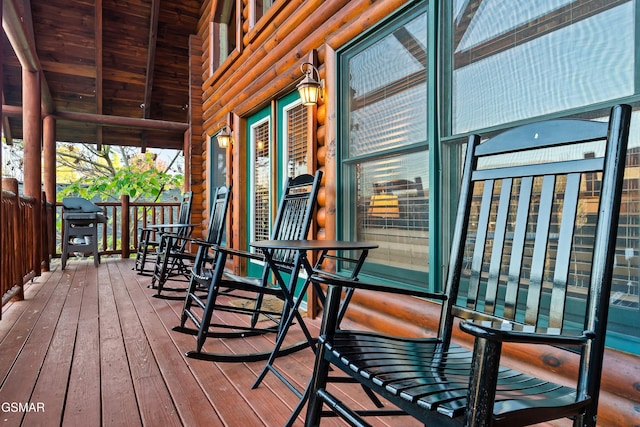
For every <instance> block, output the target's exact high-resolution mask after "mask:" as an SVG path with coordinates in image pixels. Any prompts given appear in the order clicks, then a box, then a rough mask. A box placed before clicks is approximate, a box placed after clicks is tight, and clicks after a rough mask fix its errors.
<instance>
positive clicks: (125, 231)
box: [120, 194, 131, 259]
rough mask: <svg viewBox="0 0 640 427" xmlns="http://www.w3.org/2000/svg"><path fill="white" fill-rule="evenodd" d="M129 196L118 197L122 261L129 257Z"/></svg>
mask: <svg viewBox="0 0 640 427" xmlns="http://www.w3.org/2000/svg"><path fill="white" fill-rule="evenodd" d="M129 218H130V217H129V195H128V194H124V195H122V196H121V197H120V235H121V236H122V239H121V242H122V255H121V257H122V258H123V259H127V258H129V255H131V248H130V241H131V235H130V232H131V224H129V222H130V221H129Z"/></svg>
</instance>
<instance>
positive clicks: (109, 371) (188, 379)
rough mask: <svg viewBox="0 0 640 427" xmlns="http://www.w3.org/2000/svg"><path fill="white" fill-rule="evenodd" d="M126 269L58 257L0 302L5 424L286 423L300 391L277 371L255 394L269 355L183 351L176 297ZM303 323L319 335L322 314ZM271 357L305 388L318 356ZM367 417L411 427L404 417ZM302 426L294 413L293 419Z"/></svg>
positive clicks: (244, 342)
mask: <svg viewBox="0 0 640 427" xmlns="http://www.w3.org/2000/svg"><path fill="white" fill-rule="evenodd" d="M132 267H133V260H119V259H103V262H102V264H101V265H100V266H99V267H98V268H97V269H96V268H94V266H93V262H92V261H83V260H77V259H72V260H70V262H69V263H68V265H67V268H66V269H65V270H64V271H62V270H61V268H60V264H59V262H55V263H54V264H53V266H52V271H51V272H48V273H44V274H43V276H41V277H39V278H37V279H36V280H35V282H34V283H32V284H29V285H27V286H26V289H25V300H24V301H20V302H14V303H10V304H8V305H6V306H5V307H4V308H3V312H2V320H0V378H1V380H0V381H1V383H0V384H1V387H0V405H1V407H0V421H1V422H0V425H2V426H19V425H23V426H29V427H31V426H38V425H42V426H54V425H64V426H89V427H91V426H101V425H103V426H127V427H129V426H136V425H144V426H153V427H155V426H162V427H164V426H173V425H175V426H180V425H182V426H190V427H191V426H232V427H233V426H242V427H249V426H280V425H283V424H284V423H285V421H286V420H287V419H288V417H289V415H290V413H291V411H292V410H293V408H294V407H295V405H296V403H297V398H296V397H295V395H294V394H293V393H292V392H291V391H290V390H289V389H288V388H286V386H285V385H284V384H283V383H281V382H280V381H279V380H278V379H277V378H276V377H275V376H274V375H273V374H268V375H267V377H266V379H265V380H264V381H263V383H262V384H261V385H260V387H258V388H257V389H255V390H252V389H251V384H252V383H253V381H254V380H255V378H256V377H257V375H258V374H259V372H260V370H261V368H262V367H263V363H264V362H253V363H213V362H207V361H202V360H194V359H189V358H186V357H184V353H185V352H187V351H189V350H193V349H194V347H195V341H194V337H193V336H190V335H186V334H181V333H178V332H174V331H172V330H171V328H172V327H173V326H175V325H177V324H178V315H179V312H180V310H181V307H182V302H181V301H177V300H176V301H172V300H165V299H157V298H153V297H152V295H153V291H152V290H151V289H148V287H147V286H148V284H149V283H150V278H149V277H145V276H140V275H137V274H135V272H134V271H132ZM219 320H221V321H224V318H222V319H219ZM307 324H308V326H310V329H311V330H312V333H315V334H317V332H318V327H319V320H310V321H309V322H307ZM290 336H291V337H290V339H291V340H299V339H301V338H302V333H301V331H300V330H299V328H298V327H293V328H292V329H291V332H290ZM288 338H289V337H288ZM272 339H273V337H253V338H248V339H233V340H225V341H223V340H213V339H210V340H208V341H207V343H206V346H205V347H206V348H205V350H206V349H209V351H214V350H213V349H214V348H216V349H219V348H221V347H222V346H225V347H226V348H228V351H231V352H247V351H250V349H252V348H257V349H260V350H266V349H269V348H270V347H271V345H272V341H271V340H272ZM216 351H219V350H216ZM277 364H278V366H279V367H280V368H281V370H282V371H283V372H284V373H285V374H286V375H287V376H289V377H290V379H291V380H292V381H294V382H295V383H296V384H298V385H299V388H300V389H301V388H303V387H304V385H306V383H307V381H308V379H309V377H310V375H311V369H312V365H313V354H312V351H311V350H309V349H305V350H303V351H300V352H298V353H296V354H293V355H290V356H287V357H282V358H280V359H279V360H278V362H277ZM345 387H350V388H348V389H345V390H344V393H345V394H344V396H345V397H346V398H352V399H355V400H357V401H362V402H366V398H365V397H364V395H363V394H361V393H360V391H359V390H358V389H357V388H355V386H345ZM19 405H23V407H19ZM24 405H26V407H24ZM25 409H26V411H25ZM303 414H304V411H303ZM372 421H373V422H374V424H376V425H388V426H393V425H396V426H397V425H402V426H409V425H417V424H415V423H414V422H412V421H411V420H410V419H407V418H406V417H403V418H401V419H395V420H393V419H391V420H388V419H387V420H385V421H382V420H372ZM302 424H303V420H302V417H299V418H298V420H297V423H296V425H302ZM323 425H329V426H331V425H343V424H342V423H341V422H340V421H339V420H337V419H330V420H328V422H326V423H323Z"/></svg>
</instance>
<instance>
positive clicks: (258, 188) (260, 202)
mask: <svg viewBox="0 0 640 427" xmlns="http://www.w3.org/2000/svg"><path fill="white" fill-rule="evenodd" d="M269 129H270V128H269V121H268V120H267V121H264V122H262V123H260V124H257V125H256V126H254V127H253V128H252V129H251V133H252V135H251V136H252V140H251V143H252V151H253V158H252V166H253V167H252V170H253V171H254V173H253V191H252V193H253V204H252V207H253V227H252V228H253V229H252V232H253V233H252V236H251V240H252V241H255V240H266V239H268V238H269V234H270V224H271V220H270V208H269V207H270V204H269V193H270V191H269V190H270V188H271V160H270V141H271V138H270V132H269Z"/></svg>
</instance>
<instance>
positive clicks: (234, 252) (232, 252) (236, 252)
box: [217, 247, 264, 261]
mask: <svg viewBox="0 0 640 427" xmlns="http://www.w3.org/2000/svg"><path fill="white" fill-rule="evenodd" d="M217 250H218V252H223V253H225V254H226V255H227V256H237V257H241V258H250V259H255V260H258V261H264V256H262V255H261V254H256V253H253V252H249V251H245V250H242V249H235V248H228V247H219V248H217Z"/></svg>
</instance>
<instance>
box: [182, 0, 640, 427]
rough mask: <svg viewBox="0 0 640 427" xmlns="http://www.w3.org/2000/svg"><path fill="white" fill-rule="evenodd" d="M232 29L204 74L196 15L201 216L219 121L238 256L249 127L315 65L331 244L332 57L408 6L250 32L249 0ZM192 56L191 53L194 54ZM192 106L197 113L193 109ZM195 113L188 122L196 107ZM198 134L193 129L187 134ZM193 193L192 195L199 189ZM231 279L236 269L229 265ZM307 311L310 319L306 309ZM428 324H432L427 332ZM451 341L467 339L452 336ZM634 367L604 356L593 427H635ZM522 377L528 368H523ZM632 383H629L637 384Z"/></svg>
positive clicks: (397, 325)
mask: <svg viewBox="0 0 640 427" xmlns="http://www.w3.org/2000/svg"><path fill="white" fill-rule="evenodd" d="M235 1H236V3H235V4H236V10H238V11H240V13H238V14H237V16H238V18H237V19H238V20H237V22H236V25H237V28H239V30H238V34H237V47H236V49H235V50H234V51H233V52H231V54H230V55H229V57H228V58H227V59H226V60H225V61H224V62H223V63H222V64H221V66H220V67H218V68H217V69H216V70H215V71H211V67H210V64H211V57H210V52H211V46H210V43H211V34H210V31H211V28H212V25H211V22H212V20H213V17H214V16H215V14H216V10H217V8H219V7H221V5H222V4H223V1H218V0H207V1H205V2H204V4H203V6H202V16H201V19H200V22H199V25H198V36H199V37H200V41H201V43H202V45H201V52H202V55H201V58H200V60H201V62H200V63H201V70H200V71H201V81H202V82H203V83H202V128H201V130H202V134H201V135H199V136H196V135H194V136H193V137H192V142H193V143H194V144H195V142H196V141H197V140H198V137H199V138H200V139H199V141H200V146H199V147H198V149H200V150H201V157H197V154H196V153H197V150H196V149H195V145H194V147H192V150H193V153H192V155H193V157H192V160H193V170H192V174H193V175H192V185H193V189H194V191H200V192H201V194H200V200H201V201H202V203H204V205H203V206H202V207H203V210H206V206H207V204H206V200H207V197H208V194H207V189H206V186H205V185H203V184H204V183H205V182H207V176H208V172H207V156H208V155H210V153H209V151H208V150H209V146H208V143H207V140H208V137H209V136H211V135H214V134H215V133H216V132H217V131H218V130H219V124H220V123H221V122H227V123H229V124H230V125H231V126H232V128H233V137H234V141H235V142H234V144H233V146H232V148H230V149H228V150H227V156H226V160H227V163H226V165H227V176H226V180H227V184H230V183H233V184H234V188H233V193H232V203H231V206H230V216H229V218H228V223H227V231H228V232H227V236H228V243H229V244H230V245H232V246H234V247H242V246H243V245H244V242H245V241H246V234H245V233H246V230H245V227H244V224H245V221H244V219H245V218H244V212H246V208H247V206H246V194H244V191H243V185H244V183H245V182H246V176H245V170H246V168H245V167H244V165H245V164H246V149H245V144H246V135H245V134H244V133H245V132H244V130H243V129H244V128H245V127H246V118H247V117H248V116H249V115H251V114H252V113H254V112H256V111H259V110H260V109H261V108H263V107H265V106H267V105H269V104H270V103H271V102H272V101H273V100H274V99H277V98H279V97H280V96H282V95H284V94H287V93H289V92H291V91H294V90H295V86H296V84H297V83H298V82H299V81H300V79H301V77H302V75H301V72H300V69H299V67H300V65H301V64H302V63H303V62H307V61H309V58H310V57H313V58H314V59H315V61H316V62H315V63H316V66H317V67H318V69H319V72H320V76H321V78H323V79H325V89H324V99H323V100H322V101H321V102H319V104H318V106H317V107H313V108H312V111H313V113H312V117H313V119H312V120H313V122H312V123H313V128H312V132H313V137H312V138H311V141H310V144H311V145H310V149H311V151H312V152H313V158H314V160H315V162H316V165H315V166H316V167H317V168H318V169H321V170H323V171H324V178H323V186H322V189H321V192H320V195H319V209H318V210H317V214H316V220H315V228H314V233H315V237H316V238H328V239H331V238H334V237H335V236H336V210H335V202H336V186H337V184H336V183H337V179H336V178H337V177H336V156H335V154H336V144H337V142H336V136H335V129H336V125H335V120H336V113H335V111H334V108H335V100H334V97H335V93H336V80H337V79H336V76H335V75H334V74H335V70H336V66H335V60H336V55H335V51H336V50H338V49H339V48H341V47H343V46H344V45H346V44H347V43H349V42H350V41H352V40H353V39H354V38H356V37H357V36H358V35H359V34H361V33H362V32H364V31H366V30H367V29H369V28H371V27H373V26H375V24H377V23H379V22H380V21H382V20H383V19H384V18H386V17H388V16H389V15H390V14H392V13H393V12H394V11H395V10H397V9H399V8H401V7H402V6H404V5H406V4H408V3H410V2H408V1H406V0H380V1H371V0H351V1H349V0H332V1H322V0H307V1H303V0H290V1H284V0H277V1H275V2H274V4H273V5H272V6H271V8H270V9H269V10H268V11H267V12H266V14H265V15H264V16H263V17H262V19H261V20H260V21H259V23H258V25H256V26H253V27H251V14H252V11H251V5H250V0H235ZM194 52H196V50H195V49H194ZM192 105H194V104H193V103H192ZM193 108H194V111H192V114H193V113H195V107H193ZM194 129H196V128H194ZM197 188H198V189H199V190H196V189H197ZM232 268H233V269H234V270H235V272H236V273H239V272H240V271H241V269H242V266H240V265H235V264H234V265H233V266H232ZM426 305H427V306H428V307H427V309H425V304H424V302H423V301H418V300H416V299H411V298H397V299H394V300H389V299H384V300H383V299H379V298H375V297H373V296H371V295H365V294H362V295H358V297H357V298H355V299H354V301H353V302H352V305H351V309H350V316H351V319H352V320H355V321H358V322H360V323H362V324H366V325H369V326H371V327H372V328H376V329H383V330H384V329H387V330H390V331H391V330H393V331H394V332H406V333H409V334H414V335H423V334H425V330H426V331H434V330H436V328H437V326H436V325H433V324H431V323H432V322H431V321H430V320H429V319H436V318H437V315H438V314H439V313H438V309H437V307H431V308H429V306H430V305H429V304H426ZM310 311H311V312H312V311H313V310H310ZM430 322H431V323H430ZM458 339H460V340H463V341H464V339H466V338H465V337H462V336H461V335H458ZM507 357H508V358H509V359H510V360H509V361H508V362H507V363H511V364H512V365H513V366H514V367H516V368H520V369H523V370H528V371H529V372H531V373H532V374H534V375H538V376H543V377H544V376H549V375H550V376H553V377H557V376H562V375H565V374H566V373H568V372H573V371H574V370H575V369H573V367H572V365H573V366H574V363H575V361H572V360H567V359H560V358H559V356H558V355H556V354H555V353H553V351H552V350H550V351H549V352H545V353H542V352H540V351H539V350H537V349H536V350H533V351H532V350H530V349H527V348H524V349H523V348H517V347H516V348H514V349H511V350H510V351H509V352H508V356H507ZM637 362H638V358H637V357H634V356H630V355H626V354H623V353H620V352H617V351H613V350H608V351H607V357H606V360H605V372H604V374H603V377H604V381H603V391H602V393H601V404H600V412H599V419H600V421H601V424H602V425H612V426H613V425H638V419H640V410H639V409H638V408H640V383H638V382H637V379H638V378H640V364H638V363H637ZM525 368H526V369H525ZM634 379H635V380H634Z"/></svg>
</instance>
